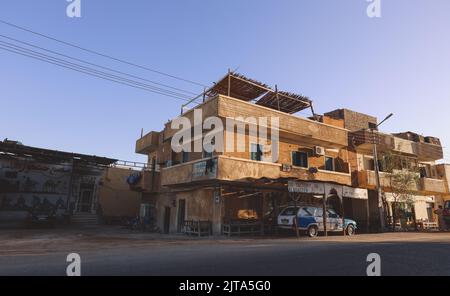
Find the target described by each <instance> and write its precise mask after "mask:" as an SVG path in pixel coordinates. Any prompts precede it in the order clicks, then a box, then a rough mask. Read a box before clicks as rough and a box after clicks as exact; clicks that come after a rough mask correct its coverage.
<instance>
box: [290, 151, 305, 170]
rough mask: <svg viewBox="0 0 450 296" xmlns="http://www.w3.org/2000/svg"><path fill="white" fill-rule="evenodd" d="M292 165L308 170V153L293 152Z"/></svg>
mask: <svg viewBox="0 0 450 296" xmlns="http://www.w3.org/2000/svg"><path fill="white" fill-rule="evenodd" d="M292 165H293V166H298V167H302V168H308V152H304V151H293V152H292Z"/></svg>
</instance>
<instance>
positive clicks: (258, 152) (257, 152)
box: [250, 144, 263, 161]
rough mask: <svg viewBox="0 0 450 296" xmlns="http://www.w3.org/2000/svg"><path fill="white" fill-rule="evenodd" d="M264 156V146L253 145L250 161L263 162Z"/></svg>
mask: <svg viewBox="0 0 450 296" xmlns="http://www.w3.org/2000/svg"><path fill="white" fill-rule="evenodd" d="M262 155H263V145H260V144H251V147H250V159H251V160H255V161H261V160H262Z"/></svg>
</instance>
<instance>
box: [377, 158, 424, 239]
mask: <svg viewBox="0 0 450 296" xmlns="http://www.w3.org/2000/svg"><path fill="white" fill-rule="evenodd" d="M380 159H381V168H382V171H383V172H385V173H388V180H389V187H390V190H391V193H392V196H393V198H394V200H393V202H392V220H393V221H392V222H393V223H392V231H395V221H396V220H397V217H398V216H399V210H401V209H402V208H403V209H404V210H406V209H407V208H412V213H413V219H414V225H415V226H417V223H416V215H415V213H414V193H415V192H416V191H417V185H418V183H419V180H420V174H419V169H418V167H417V166H416V165H414V163H411V161H408V160H407V159H406V158H404V157H402V156H400V155H395V154H392V152H384V153H383V154H382V155H381V157H380ZM383 196H384V195H383ZM383 203H384V206H385V207H386V206H387V201H386V198H385V197H383Z"/></svg>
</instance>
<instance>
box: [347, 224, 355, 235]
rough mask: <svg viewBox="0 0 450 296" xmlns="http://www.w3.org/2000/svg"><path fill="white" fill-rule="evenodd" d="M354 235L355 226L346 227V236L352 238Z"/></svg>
mask: <svg viewBox="0 0 450 296" xmlns="http://www.w3.org/2000/svg"><path fill="white" fill-rule="evenodd" d="M354 234H355V226H353V225H352V224H350V225H348V226H347V235H349V236H352V235H354Z"/></svg>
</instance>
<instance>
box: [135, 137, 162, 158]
mask: <svg viewBox="0 0 450 296" xmlns="http://www.w3.org/2000/svg"><path fill="white" fill-rule="evenodd" d="M159 134H160V133H159V132H150V133H148V134H146V135H145V136H143V137H141V138H140V139H138V140H137V141H136V153H139V154H145V155H148V154H149V153H150V152H152V151H154V150H156V148H157V147H158V143H159Z"/></svg>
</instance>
